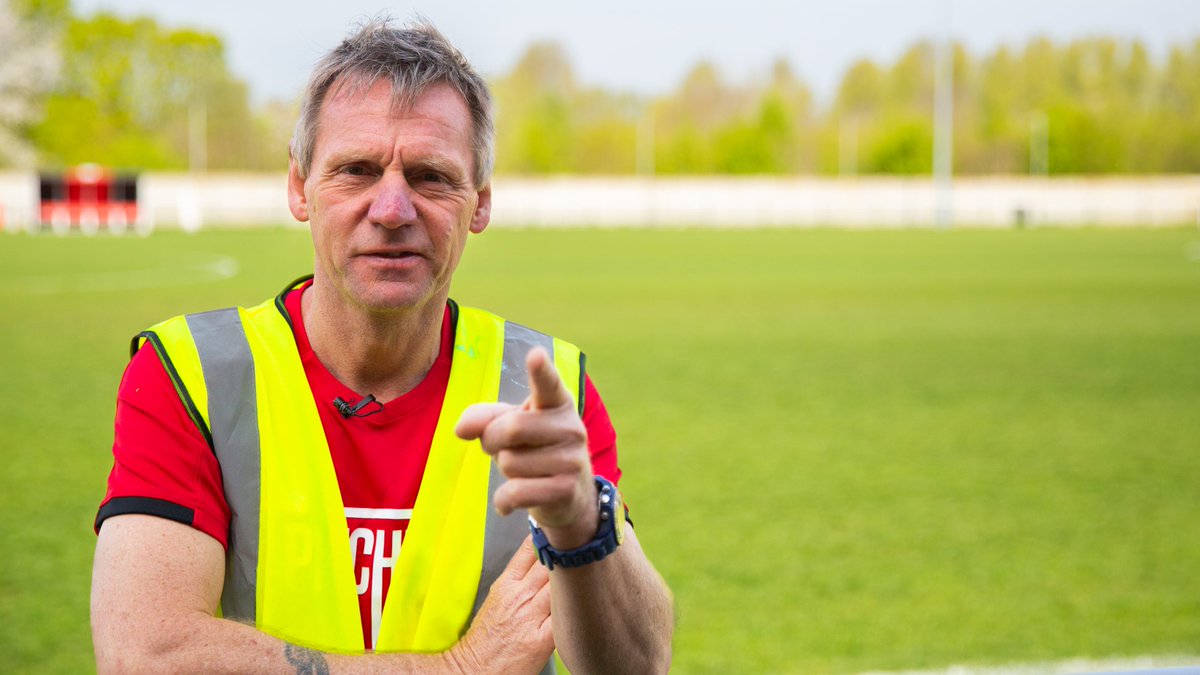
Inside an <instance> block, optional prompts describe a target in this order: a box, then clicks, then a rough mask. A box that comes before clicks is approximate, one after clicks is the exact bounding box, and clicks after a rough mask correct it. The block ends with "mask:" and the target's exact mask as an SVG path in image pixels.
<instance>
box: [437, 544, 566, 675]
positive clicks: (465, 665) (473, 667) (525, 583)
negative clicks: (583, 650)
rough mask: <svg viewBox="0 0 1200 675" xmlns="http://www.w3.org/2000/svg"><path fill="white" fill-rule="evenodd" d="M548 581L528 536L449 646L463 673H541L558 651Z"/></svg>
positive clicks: (544, 569) (547, 574)
mask: <svg viewBox="0 0 1200 675" xmlns="http://www.w3.org/2000/svg"><path fill="white" fill-rule="evenodd" d="M549 582H550V573H549V572H547V571H546V568H545V567H542V566H541V565H540V564H538V561H537V554H535V553H534V552H533V544H532V542H531V541H530V539H529V537H526V538H525V541H524V542H523V543H522V544H521V548H519V549H517V552H516V553H515V554H513V558H512V560H510V561H509V563H508V567H505V568H504V571H503V572H502V573H501V574H500V576H499V577H497V578H496V581H495V583H493V584H492V588H491V589H490V590H489V591H488V595H487V599H486V600H484V601H483V606H482V607H480V608H479V613H478V614H476V615H475V619H474V621H472V622H471V627H470V628H469V629H468V630H467V633H466V635H463V637H462V639H461V640H459V641H458V644H456V645H454V647H452V648H451V649H450V652H451V656H452V658H453V660H454V662H455V663H456V664H457V665H458V666H459V668H461V669H462V671H463V672H464V673H536V672H538V671H540V670H541V669H542V667H543V666H545V665H546V662H547V661H549V660H550V655H551V654H552V653H554V633H553V631H552V630H551V623H550V583H549Z"/></svg>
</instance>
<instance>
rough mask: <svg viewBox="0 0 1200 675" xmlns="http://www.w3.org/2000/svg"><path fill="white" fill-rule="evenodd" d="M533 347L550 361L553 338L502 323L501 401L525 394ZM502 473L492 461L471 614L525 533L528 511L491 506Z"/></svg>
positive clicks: (513, 401)
mask: <svg viewBox="0 0 1200 675" xmlns="http://www.w3.org/2000/svg"><path fill="white" fill-rule="evenodd" d="M534 347H542V348H544V349H545V350H546V352H547V353H548V354H550V358H551V363H553V360H554V340H553V338H551V337H550V336H549V335H543V334H542V333H539V332H537V331H535V330H532V329H529V328H526V327H525V326H522V325H520V324H516V323H512V322H511V321H506V322H505V323H504V357H503V359H502V360H501V362H500V394H499V401H500V402H501V403H511V404H513V405H520V404H521V403H523V402H524V401H525V399H526V398H528V396H529V375H528V371H527V370H526V368H525V357H526V356H528V355H529V352H530V351H531V350H532V349H533V348H534ZM504 481H505V478H504V474H502V473H500V468H499V467H498V466H496V460H495V459H493V460H492V468H491V473H490V475H489V476H488V500H487V524H486V525H485V526H484V532H485V534H484V538H483V541H484V546H483V572H482V573H481V574H480V575H479V588H478V589H477V590H476V592H475V607H474V609H472V610H471V617H472V618H474V617H475V614H477V613H478V612H479V608H480V607H481V606H482V605H483V600H484V598H486V597H487V593H488V589H490V588H491V587H492V584H493V583H494V582H495V581H496V579H497V578H498V577H499V576H500V573H501V572H503V571H504V568H505V567H507V566H508V561H509V560H512V557H513V554H514V553H516V552H517V549H518V548H520V547H521V542H522V541H524V540H525V536H526V535H528V534H529V513H528V512H527V511H526V510H525V509H518V510H516V511H514V512H512V513H510V514H509V515H507V516H503V517H502V516H500V514H498V513H496V509H494V508H492V496H493V495H495V494H496V488H498V487H500V486H501V485H503V484H504Z"/></svg>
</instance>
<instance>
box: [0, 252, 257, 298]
mask: <svg viewBox="0 0 1200 675" xmlns="http://www.w3.org/2000/svg"><path fill="white" fill-rule="evenodd" d="M238 272H239V269H238V263H237V260H235V259H233V258H232V257H230V256H227V255H218V256H216V257H210V258H207V259H205V260H203V261H201V262H193V263H191V264H183V265H173V266H171V267H148V268H142V269H132V270H113V271H111V272H91V273H85V272H79V273H75V274H44V275H38V276H30V277H19V278H17V279H13V280H11V281H10V282H8V283H7V284H4V285H0V293H4V294H6V295H57V294H62V293H107V292H112V291H140V290H145V289H148V288H166V287H169V286H188V285H191V284H201V283H212V282H215V281H223V280H225V279H232V278H233V277H236V276H237V275H238Z"/></svg>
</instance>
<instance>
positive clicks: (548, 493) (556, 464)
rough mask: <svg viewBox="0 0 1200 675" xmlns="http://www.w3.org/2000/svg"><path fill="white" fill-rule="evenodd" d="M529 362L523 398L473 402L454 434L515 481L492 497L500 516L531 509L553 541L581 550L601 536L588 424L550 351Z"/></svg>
mask: <svg viewBox="0 0 1200 675" xmlns="http://www.w3.org/2000/svg"><path fill="white" fill-rule="evenodd" d="M525 364H526V368H527V370H528V371H529V392H530V393H529V398H527V399H525V402H524V403H522V404H521V405H519V406H514V405H511V404H507V403H482V404H476V405H473V406H470V407H469V408H467V409H466V410H465V411H463V414H462V417H460V418H459V420H458V426H457V427H455V433H457V434H458V436H459V437H460V438H463V439H465V440H473V439H476V438H478V439H479V441H480V444H481V445H482V446H483V451H484V452H486V453H488V454H489V455H492V456H494V457H495V458H496V465H497V466H498V467H499V468H500V472H501V473H503V474H504V476H505V477H506V478H508V481H506V482H505V483H504V484H503V485H501V486H500V487H499V488H497V489H496V493H495V496H494V499H493V501H494V503H495V506H496V510H497V511H499V512H500V514H501V515H508V514H509V513H512V511H513V510H514V509H518V508H525V509H529V513H530V514H531V515H532V516H533V517H534V519H535V520H537V522H538V525H539V526H541V528H542V530H543V531H544V532H545V533H546V537H547V538H548V539H549V540H550V543H551V544H553V545H554V546H555V547H556V548H564V549H571V548H576V547H579V546H582V545H583V544H586V543H587V542H588V541H590V540H591V538H592V537H593V536H595V534H596V529H597V526H598V525H599V522H600V514H599V506H598V504H597V501H596V484H595V482H594V481H593V480H592V463H591V457H590V456H589V455H588V447H587V429H586V428H585V427H584V426H583V420H581V419H580V418H579V415H578V413H577V412H576V409H575V404H574V402H573V401H572V400H571V395H570V393H569V392H568V391H567V388H566V387H565V386H564V385H563V382H562V378H560V377H559V376H558V371H557V370H555V368H554V364H553V363H551V361H550V356H549V355H548V354H547V353H546V350H544V349H541V348H535V349H533V350H532V351H530V352H529V355H528V356H527V357H526V359H525Z"/></svg>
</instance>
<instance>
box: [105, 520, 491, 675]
mask: <svg viewBox="0 0 1200 675" xmlns="http://www.w3.org/2000/svg"><path fill="white" fill-rule="evenodd" d="M224 559H225V555H224V550H223V549H222V548H221V545H220V544H219V543H218V542H216V541H215V540H214V539H212V538H211V537H209V536H208V535H206V534H203V533H200V532H199V531H197V530H194V529H192V528H191V527H188V526H187V525H183V524H180V523H176V522H173V521H169V520H165V519H162V518H156V517H154V516H146V515H138V514H129V515H122V516H115V517H113V518H111V519H109V520H107V521H105V524H104V528H103V529H102V530H101V531H100V537H99V539H98V541H97V544H96V558H95V568H94V570H93V576H92V599H91V600H92V601H91V605H92V606H91V615H92V643H93V645H94V646H95V650H96V669H97V670H98V671H99V672H101V673H140V672H206V673H226V672H228V673H248V672H262V673H314V674H315V673H371V672H376V671H384V670H386V671H388V672H400V673H459V672H463V671H464V670H466V671H468V672H470V668H469V667H468V668H462V667H460V666H462V665H464V664H463V663H461V662H459V661H458V660H456V659H457V657H458V653H457V651H458V649H459V646H458V645H456V646H454V647H451V649H450V650H449V651H447V652H445V653H442V654H428V655H426V654H383V655H359V656H342V655H327V654H321V653H319V652H315V651H312V650H307V649H304V648H302V647H297V646H295V645H289V644H287V643H285V642H283V641H282V640H278V639H276V638H274V637H271V636H270V635H267V634H266V633H263V632H262V631H259V630H258V629H256V628H255V627H254V626H251V625H247V624H244V623H238V622H236V621H230V620H227V619H220V618H217V617H215V616H213V613H214V612H215V611H216V608H217V604H218V602H219V599H220V595H221V584H222V580H223V578H224ZM465 665H467V666H470V665H471V664H470V663H467V664H465Z"/></svg>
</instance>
